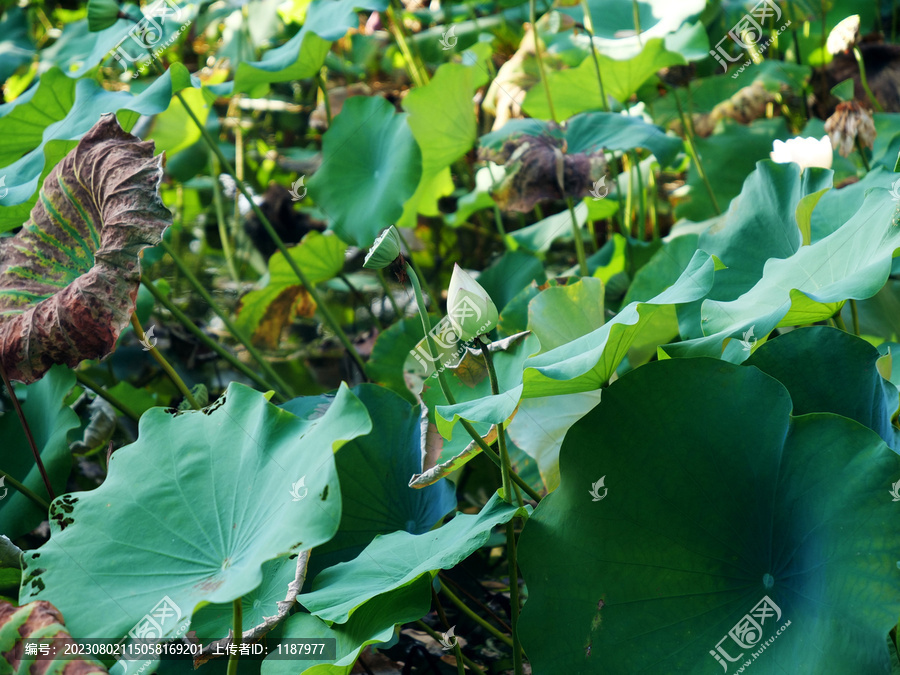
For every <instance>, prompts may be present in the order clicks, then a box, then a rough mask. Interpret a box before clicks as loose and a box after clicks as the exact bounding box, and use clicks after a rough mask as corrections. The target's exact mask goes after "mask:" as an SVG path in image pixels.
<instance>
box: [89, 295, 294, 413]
mask: <svg viewBox="0 0 900 675" xmlns="http://www.w3.org/2000/svg"><path fill="white" fill-rule="evenodd" d="M141 282H142V283H143V284H144V288H146V289H147V290H148V291H150V293H151V294H152V295H153V297H154V298H156V301H157V302H159V303H160V304H161V305H162V306H163V307H165V308H166V309H167V310H169V312H170V313H171V314H172V316H174V317H175V318H176V319H177V320H178V322H179V323H180V324H181V325H182V326H184V327H185V328H187V329H188V331H189V332H190V333H191V334H192V335H194V337H196V338H197V339H198V340H200V342H202V343H203V344H204V345H206V346H207V347H209V348H210V349H212V350H213V351H214V352H215V353H216V354H218V355H219V356H221V357H222V358H223V359H225V360H226V361H228V363H229V364H230V365H231V367H232V368H234V369H235V370H237V371H238V372H239V373H242V374H243V375H245V376H246V377H248V378H249V379H251V380H253V382H255V383H256V384H257V385H258V386H260V387H262V388H263V389H274V390H275V396H276V397H277V398H278V399H279V400H281V401H288V400H290V399H291V398H293V394H292V393H290V389H288V390H287V391H285V390H280V385H275V386H273V385H272V384H271V383H269V382H267V381H266V380H264V379H263V378H262V377H260V376H259V375H258V374H257V373H256V372H254V371H253V369H252V368H249V367H248V366H247V365H246V364H243V363H241V362H240V361H239V360H238V358H237V357H236V356H235V355H234V354H232V353H231V352H229V351H228V350H227V349H225V347H223V346H222V345H220V344H219V343H218V342H216V341H215V340H213V339H212V338H210V337H209V336H208V335H207V334H206V333H204V332H203V331H202V330H200V328H199V326H197V324H195V323H194V322H193V321H191V320H190V319H189V318H188V316H187V314H185V313H184V312H182V311H181V310H180V309H178V307H177V306H176V305H175V303H173V302H172V301H171V300H169V299H168V298H167V297H166V296H165V295H163V294H162V293H161V292H160V290H159V289H158V288H157V287H156V286H154V285H153V284H152V283H150V282H149V281H147V280H146V279H141ZM266 363H268V362H266ZM77 374H78V373H76V375H77ZM94 391H96V390H94ZM110 403H112V401H110ZM113 405H115V404H113ZM122 412H125V411H124V410H123V411H122Z"/></svg>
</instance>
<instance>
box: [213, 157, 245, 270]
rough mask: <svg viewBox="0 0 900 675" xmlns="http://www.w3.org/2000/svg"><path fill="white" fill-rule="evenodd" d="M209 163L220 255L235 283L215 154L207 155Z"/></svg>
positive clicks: (231, 248) (229, 235)
mask: <svg viewBox="0 0 900 675" xmlns="http://www.w3.org/2000/svg"><path fill="white" fill-rule="evenodd" d="M209 163H210V166H211V167H212V175H213V204H214V206H215V209H216V221H217V222H218V225H219V239H220V240H221V241H222V254H223V255H224V256H225V263H226V264H227V265H228V273H229V274H230V275H231V278H232V279H233V280H234V281H235V282H239V281H240V277H239V276H238V273H237V268H235V266H234V247H233V246H232V245H231V234H230V233H229V232H228V224H227V223H226V222H225V202H224V200H223V199H222V185H221V184H220V183H219V174H220V173H221V169H220V167H219V160H218V159H217V158H216V156H215V154H213V153H212V152H210V153H209Z"/></svg>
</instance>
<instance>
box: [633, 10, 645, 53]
mask: <svg viewBox="0 0 900 675" xmlns="http://www.w3.org/2000/svg"><path fill="white" fill-rule="evenodd" d="M631 12H632V14H633V15H634V32H635V33H636V34H637V39H638V44H639V45H641V46H643V44H644V41H643V40H641V13H640V11H639V9H638V2H637V0H631Z"/></svg>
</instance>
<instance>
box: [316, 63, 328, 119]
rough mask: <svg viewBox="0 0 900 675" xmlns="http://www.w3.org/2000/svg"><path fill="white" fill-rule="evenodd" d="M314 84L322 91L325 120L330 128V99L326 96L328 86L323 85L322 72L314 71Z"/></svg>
mask: <svg viewBox="0 0 900 675" xmlns="http://www.w3.org/2000/svg"><path fill="white" fill-rule="evenodd" d="M316 84H317V85H318V86H319V90H320V91H321V92H322V99H323V102H324V103H325V120H326V121H327V122H328V128H329V129H330V128H331V99H329V98H328V88H327V87H326V86H325V78H323V77H322V73H321V72H318V73H316Z"/></svg>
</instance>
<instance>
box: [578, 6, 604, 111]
mask: <svg viewBox="0 0 900 675" xmlns="http://www.w3.org/2000/svg"><path fill="white" fill-rule="evenodd" d="M581 11H582V12H583V13H584V30H585V32H587V34H588V37H589V38H590V40H591V58H592V59H593V60H594V72H596V73H597V84H599V85H600V107H601V108H602V109H603V112H609V101H608V100H606V91H605V90H604V88H603V78H602V77H601V76H600V61H599V59H597V50H596V48H595V47H594V20H593V19H592V18H591V8H590V7H589V6H588V2H587V0H581Z"/></svg>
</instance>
